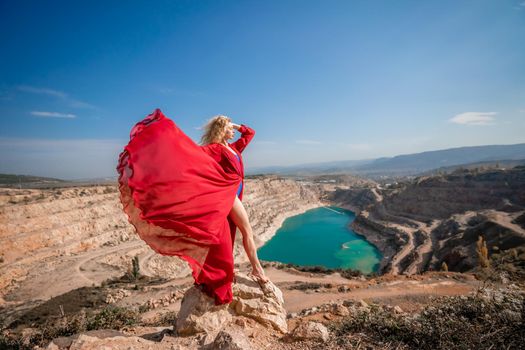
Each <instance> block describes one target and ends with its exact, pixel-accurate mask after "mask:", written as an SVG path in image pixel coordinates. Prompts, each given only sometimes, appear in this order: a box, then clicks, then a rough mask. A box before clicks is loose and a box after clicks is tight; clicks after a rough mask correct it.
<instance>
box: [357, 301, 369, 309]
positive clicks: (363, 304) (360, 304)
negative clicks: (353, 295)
mask: <svg viewBox="0 0 525 350" xmlns="http://www.w3.org/2000/svg"><path fill="white" fill-rule="evenodd" d="M357 303H358V305H359V306H360V307H363V308H365V309H368V308H369V305H368V304H367V303H366V301H364V300H363V299H359V301H358V302H357Z"/></svg>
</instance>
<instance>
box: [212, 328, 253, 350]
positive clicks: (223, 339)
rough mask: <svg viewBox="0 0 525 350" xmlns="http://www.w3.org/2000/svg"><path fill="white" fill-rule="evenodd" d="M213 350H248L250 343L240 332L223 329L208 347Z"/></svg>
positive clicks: (250, 347)
mask: <svg viewBox="0 0 525 350" xmlns="http://www.w3.org/2000/svg"><path fill="white" fill-rule="evenodd" d="M210 348H211V349H214V350H249V349H252V346H251V344H250V341H249V340H248V338H247V337H246V335H244V333H243V332H242V331H239V330H237V331H235V330H233V329H225V330H222V331H220V332H219V333H218V334H217V337H215V340H214V341H213V343H212V344H211V346H210Z"/></svg>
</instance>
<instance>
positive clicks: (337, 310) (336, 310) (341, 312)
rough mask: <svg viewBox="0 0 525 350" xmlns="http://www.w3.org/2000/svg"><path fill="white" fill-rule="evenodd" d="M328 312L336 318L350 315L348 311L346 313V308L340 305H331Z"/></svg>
mask: <svg viewBox="0 0 525 350" xmlns="http://www.w3.org/2000/svg"><path fill="white" fill-rule="evenodd" d="M330 312H331V313H333V314H334V315H337V316H348V315H350V311H348V308H347V307H345V306H344V305H341V304H334V305H332V307H331V309H330Z"/></svg>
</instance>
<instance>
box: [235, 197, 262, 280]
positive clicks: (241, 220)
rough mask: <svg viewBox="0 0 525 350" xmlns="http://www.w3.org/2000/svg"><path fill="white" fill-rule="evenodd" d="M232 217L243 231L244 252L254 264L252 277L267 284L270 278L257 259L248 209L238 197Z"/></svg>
mask: <svg viewBox="0 0 525 350" xmlns="http://www.w3.org/2000/svg"><path fill="white" fill-rule="evenodd" d="M230 217H231V219H232V220H233V222H234V223H235V225H237V227H238V228H239V229H240V230H241V233H242V243H243V246H244V250H245V251H246V254H247V255H248V259H249V260H250V263H251V264H252V275H254V276H255V277H256V278H259V279H261V280H262V281H263V282H267V281H268V278H267V277H266V276H265V274H264V270H263V268H262V266H261V263H260V261H259V258H258V257H257V247H256V246H255V242H254V241H253V231H252V226H251V225H250V220H249V219H248V213H246V209H244V205H242V202H241V201H240V200H239V198H238V197H235V202H234V203H233V207H232V210H231V212H230Z"/></svg>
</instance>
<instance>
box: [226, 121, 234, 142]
mask: <svg viewBox="0 0 525 350" xmlns="http://www.w3.org/2000/svg"><path fill="white" fill-rule="evenodd" d="M234 136H235V129H233V126H232V125H231V123H230V124H228V125H227V126H226V131H225V133H224V139H225V140H231V139H233V137H234Z"/></svg>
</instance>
